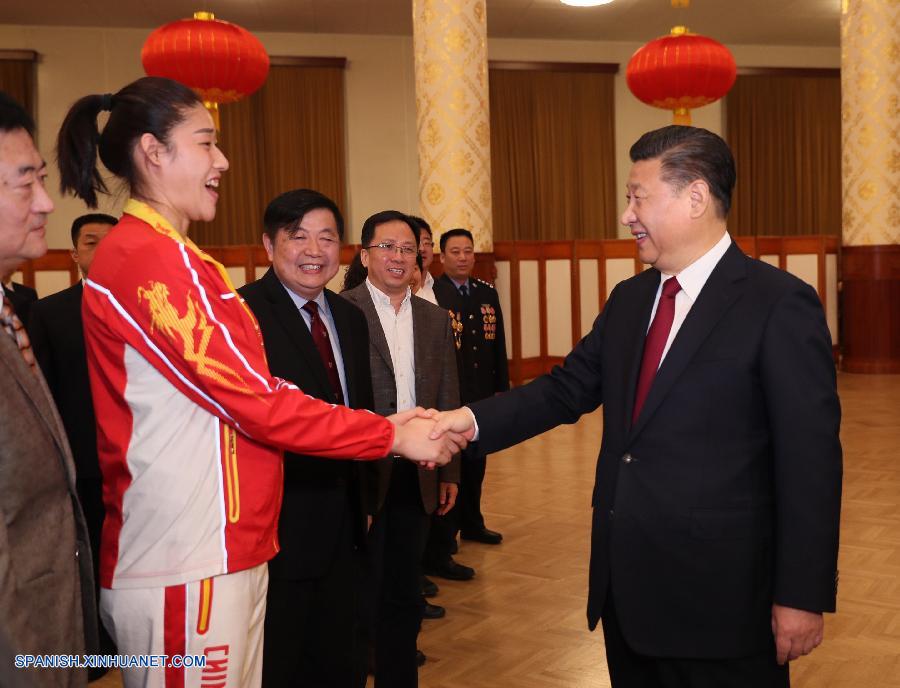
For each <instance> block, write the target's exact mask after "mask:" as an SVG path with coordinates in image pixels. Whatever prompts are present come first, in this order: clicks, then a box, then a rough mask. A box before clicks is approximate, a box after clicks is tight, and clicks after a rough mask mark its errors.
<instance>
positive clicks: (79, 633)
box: [0, 92, 96, 686]
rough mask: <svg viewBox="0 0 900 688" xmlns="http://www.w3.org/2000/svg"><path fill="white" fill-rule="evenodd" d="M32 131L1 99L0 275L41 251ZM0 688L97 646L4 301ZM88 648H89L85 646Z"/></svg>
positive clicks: (68, 524) (50, 682) (73, 542)
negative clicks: (36, 664)
mask: <svg viewBox="0 0 900 688" xmlns="http://www.w3.org/2000/svg"><path fill="white" fill-rule="evenodd" d="M32 133H33V123H32V121H31V118H30V117H29V116H28V115H27V114H26V113H25V111H24V110H23V109H22V108H21V106H20V105H19V104H18V103H16V102H15V101H13V100H12V99H10V98H9V96H7V95H6V94H5V93H2V92H0V273H5V272H6V271H7V270H9V269H12V268H14V267H15V266H17V265H18V264H20V263H21V262H22V261H25V260H30V259H34V258H39V257H40V256H42V255H44V253H45V252H46V251H47V242H46V240H45V238H44V233H45V225H46V222H47V216H48V215H49V214H50V213H51V212H52V211H53V202H52V201H51V200H50V197H49V196H48V195H47V192H46V190H45V189H44V180H45V178H46V176H47V172H46V168H47V166H46V163H45V162H44V161H43V160H42V159H41V155H40V153H39V152H38V151H37V149H36V148H35V146H34V141H33V139H32ZM0 380H3V384H2V393H0V641H2V642H0V685H4V686H5V685H7V684H10V685H12V684H14V683H20V682H21V681H22V676H21V672H22V670H21V669H16V668H15V667H14V656H13V655H18V654H67V655H68V654H80V653H83V652H84V651H85V650H86V649H88V650H92V651H93V650H94V649H95V646H96V621H95V608H94V594H93V589H94V585H93V578H92V575H91V556H90V552H91V549H90V544H89V542H88V534H87V528H86V526H85V523H84V517H83V516H82V514H81V507H80V506H79V505H78V497H77V495H76V492H75V471H74V467H73V464H72V456H71V453H70V451H69V443H68V442H67V441H66V436H65V432H64V429H63V425H62V423H61V421H60V419H59V416H58V414H57V412H56V408H55V406H54V404H53V398H52V397H51V395H50V392H49V390H48V389H47V385H46V384H45V382H44V378H43V376H42V375H41V372H40V369H39V368H38V367H37V364H36V363H35V360H34V355H33V351H32V350H31V344H30V342H29V340H28V336H27V334H26V333H25V329H24V327H23V326H22V323H21V321H20V320H19V317H18V316H17V315H16V313H15V310H14V309H13V307H12V305H11V304H10V302H9V299H8V298H6V296H5V294H4V295H3V298H2V308H0ZM86 641H87V642H86ZM86 680H87V673H86V672H85V671H83V670H81V669H40V670H34V669H32V670H30V671H28V674H27V682H28V683H29V685H34V686H81V685H84V684H85V683H86Z"/></svg>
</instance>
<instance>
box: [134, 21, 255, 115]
mask: <svg viewBox="0 0 900 688" xmlns="http://www.w3.org/2000/svg"><path fill="white" fill-rule="evenodd" d="M141 63H142V64H143V65H144V71H145V72H146V73H147V75H148V76H163V77H167V78H169V79H174V80H175V81H180V82H181V83H183V84H184V85H186V86H190V87H191V88H192V89H194V90H195V91H196V92H197V94H198V95H199V96H200V97H201V98H202V99H203V104H204V105H206V107H207V108H209V110H210V112H211V113H212V115H213V119H214V120H215V122H216V128H218V127H219V112H218V105H219V103H233V102H235V101H238V100H240V99H241V98H243V97H245V96H248V95H250V94H251V93H253V92H254V91H256V90H257V89H258V88H259V87H261V86H262V85H263V84H264V83H265V82H266V76H267V75H268V73H269V56H268V54H266V49H265V48H263V45H262V43H260V42H259V39H257V38H256V36H254V35H253V34H252V33H250V32H249V31H247V30H246V29H244V28H242V27H240V26H238V25H237V24H231V23H230V22H226V21H222V20H221V19H216V18H215V15H213V14H212V12H195V13H194V18H193V19H179V20H178V21H174V22H171V23H169V24H166V25H165V26H161V27H159V28H158V29H156V30H155V31H154V32H153V33H151V34H150V35H149V36H148V37H147V40H146V42H145V43H144V47H143V49H142V50H141Z"/></svg>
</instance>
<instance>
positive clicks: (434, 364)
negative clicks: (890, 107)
mask: <svg viewBox="0 0 900 688" xmlns="http://www.w3.org/2000/svg"><path fill="white" fill-rule="evenodd" d="M341 296H343V297H344V298H346V299H347V300H349V301H350V302H351V303H354V304H356V305H357V306H358V307H359V308H360V309H361V310H362V312H363V313H364V314H365V316H366V320H368V322H369V361H370V365H371V369H372V388H373V390H374V393H375V413H378V414H381V415H382V416H389V415H391V414H392V413H396V412H397V384H396V381H395V379H394V365H393V362H392V361H391V351H390V349H389V348H388V344H387V339H385V336H384V330H383V329H382V327H381V320H379V318H378V313H377V312H376V310H375V304H374V303H372V295H371V294H370V293H369V288H368V287H367V286H366V283H365V282H363V283H362V284H360V285H359V286H357V287H355V288H354V289H350V290H349V291H345V292H342V293H341ZM412 318H413V339H414V342H413V357H414V359H415V370H416V404H418V405H419V406H422V407H424V408H436V409H438V410H439V411H447V410H450V409H454V408H456V407H457V406H459V383H458V380H457V377H456V361H455V358H454V355H453V348H454V347H453V339H452V336H451V334H450V318H449V317H448V315H447V311H445V310H444V309H443V308H440V307H438V306H435V305H434V304H433V303H429V302H428V301H426V300H425V299H420V298H419V297H418V296H413V297H412ZM392 466H393V463H392V460H390V459H389V460H385V461H379V462H378V464H377V465H376V466H375V471H376V472H377V474H378V475H377V483H378V495H377V501H376V503H375V511H377V510H378V509H380V508H381V505H382V504H383V503H384V498H385V497H386V496H387V490H388V487H389V486H390V478H391V469H392ZM438 482H448V483H459V456H454V457H453V460H452V461H451V462H450V463H449V464H447V465H446V466H443V467H442V468H439V469H438V470H437V471H427V470H425V469H423V468H420V469H419V491H420V493H421V495H422V506H423V507H424V509H425V512H426V513H429V514H430V513H431V512H432V511H434V510H435V508H436V507H437V503H438Z"/></svg>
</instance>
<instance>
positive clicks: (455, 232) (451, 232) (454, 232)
mask: <svg viewBox="0 0 900 688" xmlns="http://www.w3.org/2000/svg"><path fill="white" fill-rule="evenodd" d="M456 236H464V237H466V238H467V239H468V240H469V241H471V242H472V246H474V245H475V237H473V236H472V232H470V231H469V230H468V229H463V228H462V227H457V228H456V229H448V230H447V231H446V232H444V233H443V234H441V253H443V252H444V247H445V246H447V240H448V239H452V238H453V237H456Z"/></svg>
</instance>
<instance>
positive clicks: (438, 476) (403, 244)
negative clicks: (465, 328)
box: [342, 210, 459, 688]
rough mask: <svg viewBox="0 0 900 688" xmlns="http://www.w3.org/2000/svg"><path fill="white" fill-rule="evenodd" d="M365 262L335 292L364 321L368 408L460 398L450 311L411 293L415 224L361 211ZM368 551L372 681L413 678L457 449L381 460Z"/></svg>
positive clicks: (399, 687)
mask: <svg viewBox="0 0 900 688" xmlns="http://www.w3.org/2000/svg"><path fill="white" fill-rule="evenodd" d="M362 246H363V248H362V256H361V258H362V263H363V265H364V266H365V267H366V268H367V269H368V277H367V279H366V281H365V282H363V283H362V284H360V285H359V286H357V287H355V288H353V289H350V290H349V291H345V292H343V294H342V296H344V297H345V298H347V299H348V300H349V301H350V302H351V303H354V304H356V305H357V306H358V307H359V308H360V309H361V310H362V311H363V313H364V314H365V316H366V320H367V321H368V323H369V360H370V363H371V369H372V386H373V389H374V390H375V412H376V413H380V414H381V415H385V416H387V415H390V414H392V413H396V412H398V411H404V410H406V409H409V408H413V407H415V406H417V405H418V406H423V407H425V408H435V409H440V410H448V409H452V408H455V407H456V406H457V405H458V403H459V388H458V381H457V378H456V365H455V361H454V354H453V339H452V335H451V333H450V320H449V318H448V317H447V312H446V311H445V310H443V309H442V308H439V307H438V306H435V305H434V304H431V303H429V302H427V301H425V300H424V299H420V298H419V297H417V296H413V295H411V293H410V290H409V278H410V273H411V272H412V269H413V267H414V266H415V264H416V254H417V252H418V246H419V233H418V228H417V227H416V226H415V225H414V224H413V223H412V221H411V220H410V219H409V218H408V217H407V216H406V215H404V214H403V213H400V212H397V211H393V210H388V211H384V212H381V213H376V214H375V215H373V216H372V217H370V218H369V219H367V220H366V222H365V223H364V225H363V229H362ZM375 470H377V471H378V473H379V475H378V497H377V502H376V505H377V507H378V509H377V512H376V516H375V524H374V529H375V533H374V535H375V540H376V543H377V547H376V552H375V557H376V559H378V560H380V562H379V563H380V566H378V567H376V568H379V569H380V571H378V578H379V581H378V582H379V586H378V587H379V588H380V590H379V594H378V603H377V604H378V609H377V614H376V616H377V630H376V632H375V686H376V688H414V687H415V686H416V685H417V684H418V673H417V668H416V663H417V660H416V636H417V635H418V632H419V627H420V625H421V620H422V609H423V605H424V602H423V599H422V594H421V578H422V568H421V561H422V551H423V549H424V547H425V538H426V535H427V532H428V522H429V515H430V514H431V513H432V512H436V513H439V514H446V513H447V512H448V511H450V509H452V508H453V505H454V503H455V500H456V492H457V483H458V481H459V457H454V458H453V460H452V461H451V462H450V463H449V464H448V465H447V466H445V467H443V468H441V469H439V470H438V471H437V472H435V471H426V470H424V469H422V468H418V467H417V466H415V465H413V464H411V463H410V462H408V461H404V460H402V459H400V458H398V457H395V458H391V459H387V460H386V461H383V462H379V465H377V466H376V467H375Z"/></svg>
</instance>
